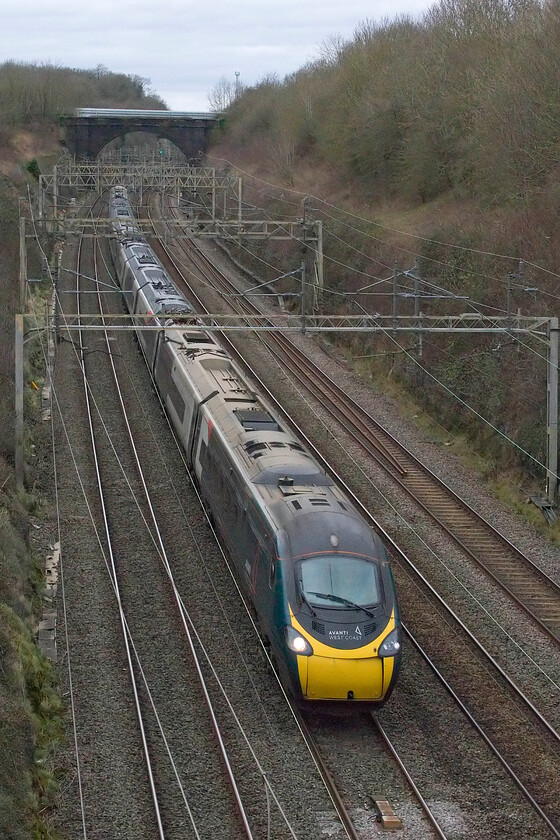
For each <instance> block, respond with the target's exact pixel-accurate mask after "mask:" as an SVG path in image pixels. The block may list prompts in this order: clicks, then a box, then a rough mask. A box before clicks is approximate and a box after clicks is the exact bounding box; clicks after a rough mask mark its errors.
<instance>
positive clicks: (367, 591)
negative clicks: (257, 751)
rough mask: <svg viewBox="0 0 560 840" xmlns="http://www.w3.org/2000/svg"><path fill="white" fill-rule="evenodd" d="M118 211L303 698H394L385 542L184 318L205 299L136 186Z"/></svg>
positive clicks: (259, 602)
mask: <svg viewBox="0 0 560 840" xmlns="http://www.w3.org/2000/svg"><path fill="white" fill-rule="evenodd" d="M109 215H110V218H111V220H112V226H113V232H114V236H113V238H112V239H111V252H112V255H113V261H114V265H115V269H116V273H117V278H118V282H119V283H120V286H121V288H122V291H123V297H124V301H125V303H126V306H127V308H128V310H129V311H130V313H131V315H132V316H133V318H134V315H136V314H142V315H145V314H148V315H152V316H153V318H152V319H151V324H152V325H153V324H156V325H157V324H161V325H162V330H161V331H157V330H155V331H147V330H142V329H139V330H138V340H139V343H140V345H141V348H142V350H143V352H144V355H145V358H146V361H147V364H148V366H149V368H150V370H151V372H152V374H153V377H154V380H155V382H156V384H157V387H158V389H159V391H160V394H161V397H162V400H163V402H164V404H165V408H166V410H167V412H168V414H169V417H170V420H171V422H172V423H173V426H174V428H175V430H176V432H177V434H178V436H179V438H180V440H181V441H182V445H183V447H184V450H185V453H186V456H187V460H188V463H189V465H190V467H191V469H192V472H193V474H194V477H195V480H196V482H197V484H198V487H199V490H200V493H201V496H202V498H203V500H204V504H205V506H206V508H207V510H208V512H209V514H210V515H211V517H212V519H213V521H214V523H215V524H216V527H217V529H218V531H219V533H220V535H221V536H222V538H223V539H224V541H225V543H226V545H227V547H228V550H229V552H230V554H231V557H232V559H233V561H234V564H235V569H236V573H237V576H238V578H239V580H240V583H241V585H242V587H243V589H244V590H245V592H246V593H247V595H248V597H249V599H250V601H251V603H252V604H253V606H254V609H255V611H256V614H257V616H258V620H259V624H260V630H261V633H262V635H263V638H264V640H265V642H266V643H267V644H268V645H269V646H270V650H271V654H272V656H273V659H274V661H275V663H276V665H277V668H278V672H279V675H280V678H281V680H282V683H283V685H284V686H285V687H286V688H287V689H288V690H289V691H290V693H291V694H292V695H293V696H295V698H296V699H298V700H300V701H346V703H348V701H351V702H352V703H360V702H367V703H373V704H380V703H382V702H384V701H385V700H386V699H387V697H388V696H389V694H390V692H391V691H392V689H393V687H394V684H395V681H396V679H397V674H398V671H399V666H400V660H401V635H400V634H401V629H400V621H399V612H398V606H397V598H396V594H395V587H394V584H393V578H392V574H391V569H390V566H389V562H388V559H387V555H386V552H385V549H384V547H383V545H382V543H381V541H380V539H379V538H378V536H377V535H376V534H375V533H374V532H373V531H372V529H371V528H370V527H369V525H368V524H367V523H366V522H365V520H364V519H363V518H362V517H361V516H360V514H359V513H358V512H357V510H356V509H355V508H354V506H353V505H352V503H351V502H350V500H349V499H348V497H347V496H346V495H345V494H344V493H343V492H342V490H341V489H340V488H339V487H338V486H337V485H336V484H335V482H334V481H333V480H332V479H331V478H330V476H329V475H327V474H326V473H325V471H324V470H323V469H322V468H321V467H320V465H319V464H318V463H317V461H316V460H315V458H314V457H313V456H312V454H311V453H310V452H309V451H308V450H307V449H306V447H305V446H303V444H302V443H301V442H300V441H299V440H298V438H297V437H296V436H295V435H294V434H293V433H292V431H291V430H290V429H289V428H288V427H287V426H286V425H285V424H284V423H283V422H281V420H280V419H279V418H278V417H277V416H276V414H275V412H274V410H273V409H272V408H271V406H270V405H269V404H268V403H267V401H266V399H264V398H263V397H262V396H261V395H259V394H258V393H255V391H254V388H253V387H252V385H251V384H250V382H249V380H248V379H247V377H246V376H245V375H244V373H243V372H242V370H241V369H240V368H239V366H238V365H236V364H235V363H234V361H233V360H232V359H231V358H230V357H229V355H228V354H227V353H226V352H225V350H224V349H222V347H221V346H220V345H219V344H218V343H217V341H216V340H215V339H214V337H213V335H212V333H209V332H205V331H204V330H203V329H197V328H193V327H184V326H181V324H180V322H178V321H176V322H175V323H174V322H173V316H174V315H177V314H180V313H189V312H192V307H191V305H190V303H189V302H188V301H187V300H186V299H185V298H184V297H183V295H182V294H180V292H179V291H178V290H177V288H176V287H175V285H174V284H173V281H172V280H171V278H170V277H169V275H168V274H167V273H166V271H165V270H164V268H163V266H162V265H161V263H160V261H159V260H158V258H157V256H156V255H155V254H154V252H153V251H152V249H151V248H150V247H149V246H148V244H147V243H146V241H145V240H144V238H143V237H142V236H141V235H140V234H139V232H138V229H137V228H136V229H134V227H135V226H134V221H133V218H134V217H133V214H132V212H131V208H130V204H129V202H128V199H127V196H126V191H125V190H124V189H123V188H122V187H117V188H115V189H113V191H112V192H111V194H110V198H109ZM127 220H128V221H127ZM145 322H146V321H145V319H138V320H137V321H136V323H137V324H138V325H139V327H140V326H142V325H144V324H145ZM164 326H165V329H163V327H164Z"/></svg>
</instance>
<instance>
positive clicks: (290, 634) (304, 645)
mask: <svg viewBox="0 0 560 840" xmlns="http://www.w3.org/2000/svg"><path fill="white" fill-rule="evenodd" d="M285 633H286V644H287V645H288V647H289V648H290V650H293V651H294V653H298V654H299V655H300V656H312V655H313V648H312V647H311V645H310V644H309V642H308V641H307V639H305V638H304V637H303V636H302V635H301V633H298V631H297V630H295V629H294V628H293V627H289V626H288V627H286V629H285Z"/></svg>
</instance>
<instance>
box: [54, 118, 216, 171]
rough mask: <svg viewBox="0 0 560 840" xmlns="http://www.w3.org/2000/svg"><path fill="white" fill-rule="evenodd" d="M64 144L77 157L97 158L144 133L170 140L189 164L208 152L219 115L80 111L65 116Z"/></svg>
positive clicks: (63, 122) (61, 119)
mask: <svg viewBox="0 0 560 840" xmlns="http://www.w3.org/2000/svg"><path fill="white" fill-rule="evenodd" d="M60 124H61V125H62V127H63V129H64V139H63V141H62V142H63V144H64V145H66V147H67V148H68V150H69V151H70V152H71V153H72V154H74V155H75V156H76V157H87V158H95V157H97V155H98V154H99V152H100V151H101V149H103V148H104V147H105V146H106V145H107V143H109V142H110V141H111V140H114V139H115V137H120V136H121V135H124V134H128V133H129V132H131V131H145V132H148V133H149V134H155V135H156V136H157V138H158V139H160V140H161V139H165V140H170V141H171V142H172V143H174V144H175V145H176V146H177V148H179V149H180V150H181V151H182V152H183V154H184V155H185V157H186V158H187V160H194V159H195V158H196V157H198V155H199V154H201V153H203V152H205V151H206V149H207V146H208V136H209V134H210V132H211V131H212V129H213V128H214V127H215V126H216V125H217V124H218V117H217V116H216V114H210V113H208V114H206V113H188V112H184V111H132V110H124V109H110V108H78V109H77V110H76V111H75V112H74V114H73V115H72V116H62V117H61V118H60Z"/></svg>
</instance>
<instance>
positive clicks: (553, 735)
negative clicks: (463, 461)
mask: <svg viewBox="0 0 560 840" xmlns="http://www.w3.org/2000/svg"><path fill="white" fill-rule="evenodd" d="M190 258H191V259H192V261H193V264H194V265H196V266H197V267H198V270H199V271H202V272H203V275H204V277H205V278H206V279H207V280H208V282H211V281H212V282H214V279H217V280H218V282H219V284H220V286H221V288H222V289H224V290H225V291H226V293H227V294H228V295H231V294H232V291H233V293H234V294H236V295H238V294H239V290H238V289H237V287H233V288H232V286H231V285H230V284H229V282H228V281H227V280H224V279H223V277H222V276H221V273H219V272H218V277H217V278H215V269H214V268H213V266H209V265H208V261H207V260H206V258H205V257H203V256H202V257H201V254H200V252H199V250H198V249H197V248H196V247H195V248H194V252H193V253H192V256H191V257H190ZM187 294H188V296H189V297H190V298H191V299H193V291H192V289H191V290H189V292H187ZM236 299H237V300H238V299H239V298H236ZM200 305H202V304H201V302H200ZM267 338H269V339H270V340H272V341H274V339H277V334H274V333H271V334H270V336H269V337H267ZM280 342H281V343H282V353H284V352H286V348H285V345H286V344H287V345H292V343H291V342H289V341H286V340H285V339H284V338H281V339H280ZM267 343H268V341H267ZM274 343H275V344H276V345H277V344H278V342H276V341H274ZM288 351H289V352H291V351H290V348H289V347H288ZM273 352H275V353H280V350H276V349H275V350H274V351H273ZM284 358H285V357H284ZM289 366H290V371H291V374H292V375H293V374H294V371H295V370H297V371H298V374H299V371H300V368H302V369H303V368H306V367H308V364H307V359H306V358H305V357H304V356H303V354H301V353H299V351H296V352H295V353H294V354H292V355H290V363H289ZM309 377H310V378H313V377H314V372H313V371H311V372H308V373H307V374H306V376H305V377H301V379H300V381H301V383H302V384H304V383H307V380H308V378H309ZM298 378H299V377H298ZM306 387H307V385H306ZM315 388H316V391H315V393H316V394H317V395H318V396H319V397H320V398H321V402H322V404H323V405H324V404H325V402H326V400H325V394H326V393H329V394H332V395H333V400H334V402H335V407H334V408H333V409H329V411H332V412H333V416H334V415H335V414H337V415H339V414H341V413H343V414H345V412H344V408H343V406H344V403H345V402H346V400H347V396H346V395H345V394H344V393H343V392H341V391H340V389H338V388H337V387H336V386H335V385H334V383H332V381H331V380H328V382H326V381H324V380H322V381H321V384H320V385H319V386H315ZM310 390H311V389H310ZM356 409H357V411H356ZM351 413H352V415H354V414H357V419H354V418H353V419H352V420H351V421H350V425H351V426H352V427H353V428H354V429H356V428H360V431H359V433H358V432H356V434H357V435H358V439H359V440H360V445H363V443H362V441H363V439H364V436H365V437H366V438H367V443H366V445H365V446H364V448H366V447H367V451H369V452H370V454H372V451H371V450H373V451H374V452H375V456H374V457H376V460H378V462H380V463H381V462H383V461H384V462H385V463H384V468H385V469H387V471H390V472H392V473H393V476H395V475H396V476H398V477H399V480H401V481H402V480H403V479H405V478H406V477H407V476H408V475H410V474H411V473H412V472H413V467H414V469H419V467H418V466H416V465H418V464H419V462H417V461H416V459H414V458H413V456H411V455H410V453H408V452H407V450H405V449H402V448H400V447H399V448H395V446H394V444H393V441H394V439H393V438H392V436H390V435H388V436H387V435H385V436H384V437H383V439H382V443H381V445H379V443H378V440H379V436H378V430H377V428H375V429H374V434H373V435H372V434H371V433H369V432H368V429H369V427H370V424H372V423H373V424H374V421H373V420H372V418H370V417H369V415H365V413H364V412H362V411H361V409H360V408H359V406H352V409H351ZM364 415H365V416H364ZM348 423H349V421H348V419H346V418H345V420H344V424H345V426H346V425H347V424H348ZM374 425H375V426H377V424H374ZM364 427H365V430H366V431H365V432H364ZM382 431H383V432H384V430H382ZM372 437H373V438H375V441H376V442H375V443H373V442H372ZM409 457H410V459H411V460H410V461H409V460H408V458H409ZM421 466H422V465H420V468H421ZM433 478H434V479H435V485H434V483H433V482H432V479H430V484H429V485H428V486H431V487H432V488H433V487H434V486H436V487H437V490H438V493H440V492H445V494H446V493H447V490H448V488H446V487H445V485H444V484H443V483H442V482H439V480H437V479H436V478H435V477H433ZM425 493H426V494H427V495H428V496H429V495H430V493H431V494H432V498H433V497H434V492H433V490H431V491H425ZM411 495H413V496H414V493H411ZM419 495H422V494H419ZM440 498H441V497H437V498H436V500H435V501H432V502H431V503H430V505H427V504H423V505H422V506H423V507H425V509H429V508H432V509H430V515H432V516H433V518H434V519H436V521H439V519H440V517H437V516H435V515H434V514H433V509H434V507H438V506H440V505H441V504H443V505H444V507H445V508H446V509H447V508H448V505H447V503H446V502H445V501H444V502H443V503H442V502H441V501H440V500H439V499H440ZM455 499H456V497H455ZM457 501H458V502H459V504H458V508H454V510H457V509H459V510H463V508H466V507H467V506H464V505H463V503H462V502H460V500H457ZM469 511H470V508H467V515H468V516H470V513H469ZM473 514H474V515H475V519H476V520H477V521H478V526H477V527H479V528H481V529H482V530H483V531H484V530H485V529H486V527H487V526H488V523H485V521H484V520H483V519H481V518H480V517H478V516H476V514H475V512H474V511H473ZM441 518H444V519H445V520H446V522H447V524H446V525H444V528H445V530H446V532H447V533H448V534H449V535H450V536H452V537H453V539H454V540H455V541H456V542H457V543H458V544H459V545H461V546H462V547H463V548H465V545H464V544H465V542H467V540H466V539H465V537H464V534H462V532H461V530H460V528H459V525H460V523H461V522H462V521H463V518H462V515H461V517H458V516H457V514H456V513H455V512H454V511H453V510H452V512H451V513H446V515H445V517H441ZM458 520H459V522H458ZM454 523H455V525H454ZM454 529H455V533H453V531H454ZM457 529H459V530H458V531H457ZM492 531H493V532H494V533H493V534H492V538H491V539H492V541H493V543H492V544H495V543H498V544H500V543H501V548H500V551H501V552H505V553H506V554H507V555H508V556H510V553H511V556H513V557H516V558H517V560H516V561H515V562H517V561H519V562H520V563H522V564H523V566H524V567H525V574H526V575H527V574H528V575H529V576H530V577H531V576H532V575H534V574H535V575H539V576H540V570H539V569H538V568H537V567H536V566H535V565H534V564H531V562H530V561H529V560H528V558H524V557H523V555H521V554H520V553H519V552H517V550H516V549H515V547H513V546H511V545H510V544H509V543H507V541H505V540H503V538H502V537H501V536H500V535H499V534H498V533H497V532H495V531H494V529H492ZM386 536H387V535H386ZM468 542H469V546H468V547H466V548H465V550H467V552H468V553H469V555H470V556H473V555H474V554H475V553H476V552H477V551H478V552H480V551H482V550H484V552H488V551H489V549H488V541H487V540H486V541H484V542H482V541H481V540H480V539H478V541H475V540H469V541H468ZM504 544H505V545H504ZM513 562H514V561H513V560H509V561H508V569H509V573H511V568H512V564H513ZM482 565H483V566H484V564H482ZM484 567H485V566H484ZM527 570H529V571H527ZM544 577H545V578H546V576H544ZM525 579H526V580H527V578H525ZM424 582H425V583H426V584H427V582H426V581H424ZM541 582H542V580H541ZM551 584H552V586H551V590H552V593H555V592H556V591H557V587H556V585H555V584H554V583H553V582H552V581H549V579H548V578H546V580H545V582H544V585H545V586H546V587H547V588H548V587H550V585H551ZM427 585H428V587H429V584H427ZM502 585H503V575H502ZM504 588H506V589H507V591H509V590H510V587H509V586H504ZM438 597H439V596H438ZM551 597H552V599H553V600H555V601H557V596H554V594H553V595H552V596H551ZM439 601H440V603H441V604H442V605H443V607H444V609H445V610H446V611H447V612H448V613H450V614H451V611H450V610H449V608H448V607H447V605H445V604H444V602H443V601H442V599H439ZM539 603H540V602H539ZM523 606H524V609H525V610H526V611H527V612H528V613H529V614H530V615H531V617H532V618H534V619H535V620H538V619H537V616H536V615H535V613H536V612H537V611H538V610H537V609H536V606H535V601H534V600H533V601H531V602H530V603H529V605H527V603H525V604H524V605H523ZM540 613H541V616H542V615H543V612H542V610H540ZM452 620H454V621H458V623H459V624H460V625H461V626H462V631H463V632H466V634H467V635H468V636H469V637H470V642H472V643H473V644H475V646H477V647H478V648H479V651H480V652H481V653H482V655H483V656H485V657H486V659H487V661H488V662H489V663H490V664H491V666H492V667H493V668H497V669H498V670H499V671H500V672H501V677H502V678H503V679H505V681H506V682H508V683H509V688H510V689H511V690H512V691H513V692H515V693H516V695H517V697H518V699H519V701H520V702H521V703H522V704H524V705H525V708H526V709H527V711H528V713H530V714H531V715H534V719H535V720H536V721H537V722H538V724H539V725H542V727H543V730H544V732H545V736H544V737H545V738H548V739H550V742H551V749H552V751H553V752H552V754H554V752H555V751H557V749H558V740H559V739H558V734H557V732H556V730H555V729H554V727H552V726H551V725H550V724H549V723H548V722H547V721H546V719H545V718H544V717H543V716H542V715H541V714H540V712H539V710H538V709H537V708H536V707H535V706H533V704H531V703H530V702H528V701H527V698H525V697H524V696H523V693H522V692H521V691H520V690H519V689H518V688H517V686H516V685H515V683H514V682H513V681H512V680H510V679H509V678H508V677H507V675H506V674H505V673H504V672H503V671H502V669H500V668H499V666H498V665H497V663H496V662H495V661H493V660H492V657H491V656H489V654H488V653H487V652H486V651H485V650H484V649H483V646H482V645H480V644H479V643H478V642H477V640H476V639H475V638H474V636H473V634H471V633H469V631H468V630H467V629H466V627H465V626H464V625H463V624H462V622H460V620H459V619H458V617H457V616H454V615H453V616H452ZM550 624H551V622H550V621H548V622H545V623H544V624H542V626H543V629H545V630H546V632H547V635H549V636H551V637H552V638H554V640H555V641H556V642H557V641H558V638H557V634H555V633H554V632H551V631H550ZM481 731H482V729H481ZM484 737H487V736H484ZM490 743H491V742H490ZM492 748H493V749H496V754H498V755H500V756H501V758H500V761H501V763H502V764H503V766H504V767H505V768H506V769H507V772H508V773H509V775H510V777H511V778H512V779H514V781H515V783H516V784H517V785H518V786H519V787H520V788H521V789H522V790H523V791H524V795H525V796H526V798H527V799H528V801H529V802H531V805H532V807H534V808H535V809H536V810H537V811H538V812H539V815H540V816H541V817H542V818H543V819H544V820H545V822H546V823H547V825H548V826H549V828H550V830H551V832H552V835H551V836H554V837H559V836H560V833H559V831H558V828H557V827H556V825H555V822H554V820H555V818H554V816H553V817H552V818H549V817H548V816H547V813H546V811H544V810H543V809H542V808H541V806H540V805H539V802H538V799H539V796H540V798H541V799H542V792H541V794H539V793H538V792H537V794H536V797H535V796H533V794H532V793H531V792H530V790H529V789H528V788H527V787H525V785H524V783H523V782H522V781H521V780H520V779H519V778H518V775H517V769H516V766H515V762H513V763H511V762H510V761H508V758H507V757H504V756H503V755H502V754H501V753H500V751H499V749H498V748H495V747H493V745H492ZM506 753H507V750H506ZM545 754H546V751H545ZM546 763H547V760H546V759H545V761H544V764H546ZM535 766H538V762H537V763H536V765H535ZM537 772H538V771H537ZM530 776H531V772H529V777H530Z"/></svg>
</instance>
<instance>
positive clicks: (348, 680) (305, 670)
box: [292, 615, 397, 703]
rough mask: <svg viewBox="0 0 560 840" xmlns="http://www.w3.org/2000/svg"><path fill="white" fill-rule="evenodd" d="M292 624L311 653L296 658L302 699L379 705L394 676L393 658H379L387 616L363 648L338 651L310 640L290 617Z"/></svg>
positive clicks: (387, 628)
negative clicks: (382, 626)
mask: <svg viewBox="0 0 560 840" xmlns="http://www.w3.org/2000/svg"><path fill="white" fill-rule="evenodd" d="M292 625H293V627H294V628H295V629H296V630H297V631H298V633H301V635H302V636H304V637H305V638H306V639H307V640H308V642H309V643H310V645H311V647H312V648H313V653H312V654H311V655H310V656H298V657H297V665H298V674H299V682H300V686H301V693H302V696H303V699H304V700H357V701H360V700H361V701H369V702H374V703H375V702H377V703H379V702H381V701H383V700H384V699H385V696H386V694H387V692H388V691H389V689H390V687H391V684H392V681H393V677H394V676H395V677H396V668H395V665H396V659H397V657H395V656H384V657H380V656H378V655H377V651H378V649H379V646H380V644H381V642H382V641H383V639H384V638H385V637H386V636H387V635H388V634H389V633H390V632H391V631H392V630H393V629H394V627H395V621H394V618H393V617H391V619H390V621H389V622H388V624H387V625H386V626H385V627H384V628H383V632H382V633H381V635H380V636H379V637H378V638H376V639H374V640H372V641H370V642H368V644H366V645H364V646H363V647H359V648H354V649H353V650H341V649H339V648H335V647H333V646H332V645H326V644H324V643H323V642H320V641H318V640H317V639H315V638H313V637H312V636H311V635H310V634H309V633H308V632H306V631H305V630H304V629H303V627H301V625H300V624H299V622H298V621H297V619H296V618H295V617H294V616H293V615H292Z"/></svg>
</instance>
